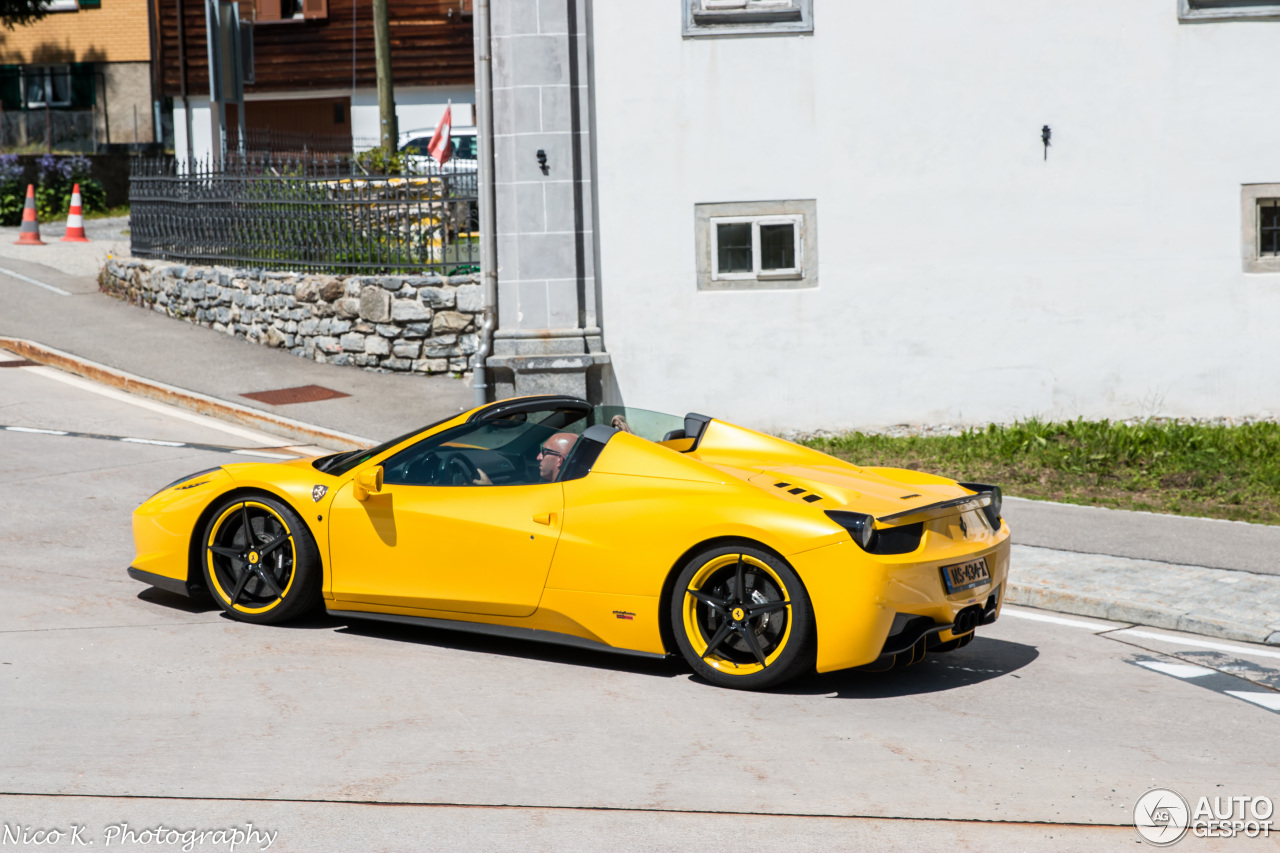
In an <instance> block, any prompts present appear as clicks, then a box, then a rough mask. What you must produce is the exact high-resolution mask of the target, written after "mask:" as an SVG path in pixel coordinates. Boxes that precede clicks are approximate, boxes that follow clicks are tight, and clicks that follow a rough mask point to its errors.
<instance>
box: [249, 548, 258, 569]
mask: <svg viewBox="0 0 1280 853" xmlns="http://www.w3.org/2000/svg"><path fill="white" fill-rule="evenodd" d="M249 563H250V565H254V566H256V565H257V564H258V552H257V551H250V552H249Z"/></svg>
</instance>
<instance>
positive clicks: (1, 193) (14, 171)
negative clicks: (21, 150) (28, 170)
mask: <svg viewBox="0 0 1280 853" xmlns="http://www.w3.org/2000/svg"><path fill="white" fill-rule="evenodd" d="M22 172H23V169H22V163H20V162H19V161H18V155H17V154H2V155H0V225H18V224H20V223H21V222H22V203H23V202H24V201H26V187H24V186H23V185H22Z"/></svg>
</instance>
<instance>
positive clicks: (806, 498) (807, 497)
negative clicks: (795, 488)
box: [803, 495, 822, 504]
mask: <svg viewBox="0 0 1280 853" xmlns="http://www.w3.org/2000/svg"><path fill="white" fill-rule="evenodd" d="M803 500H804V502H805V503H807V504H811V503H813V502H814V501H820V500H822V495H805V496H804V498H803Z"/></svg>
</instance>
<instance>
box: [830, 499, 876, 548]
mask: <svg viewBox="0 0 1280 853" xmlns="http://www.w3.org/2000/svg"><path fill="white" fill-rule="evenodd" d="M827 518H829V519H831V520H832V521H834V522H835V523H836V524H838V525H840V526H841V527H843V528H844V529H845V530H847V531H849V535H850V536H852V537H853V541H854V542H857V543H858V547H859V548H861V549H862V550H864V551H870V550H871V549H872V548H874V547H875V544H876V520H875V519H874V518H872V517H871V516H869V515H866V514H865V513H861V512H848V511H846V510H840V509H829V510H827Z"/></svg>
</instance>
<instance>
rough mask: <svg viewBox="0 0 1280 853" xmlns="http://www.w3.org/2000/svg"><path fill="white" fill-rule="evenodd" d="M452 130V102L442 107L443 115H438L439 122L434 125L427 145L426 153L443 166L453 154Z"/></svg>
mask: <svg viewBox="0 0 1280 853" xmlns="http://www.w3.org/2000/svg"><path fill="white" fill-rule="evenodd" d="M452 131H453V102H452V101H450V102H449V105H448V106H447V107H445V108H444V115H442V116H440V123H439V124H437V125H436V132H435V133H434V134H432V136H431V144H430V145H428V146H427V153H428V154H430V155H431V156H432V157H433V158H435V161H436V162H437V163H439V164H440V165H441V166H443V165H444V164H445V163H448V162H449V158H450V157H452V156H453V141H452V139H450V135H451V133H452Z"/></svg>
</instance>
